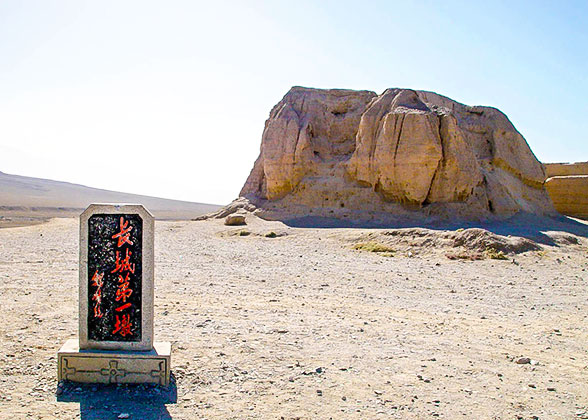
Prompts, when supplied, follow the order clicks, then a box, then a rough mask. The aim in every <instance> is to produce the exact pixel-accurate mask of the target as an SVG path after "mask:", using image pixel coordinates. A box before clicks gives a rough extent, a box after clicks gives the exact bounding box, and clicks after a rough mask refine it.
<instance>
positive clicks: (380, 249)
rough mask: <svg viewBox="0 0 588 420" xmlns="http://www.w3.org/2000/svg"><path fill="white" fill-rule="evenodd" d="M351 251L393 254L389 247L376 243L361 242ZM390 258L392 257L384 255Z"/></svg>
mask: <svg viewBox="0 0 588 420" xmlns="http://www.w3.org/2000/svg"><path fill="white" fill-rule="evenodd" d="M353 249H355V250H358V251H366V252H377V253H390V254H392V253H393V252H394V249H393V248H391V247H389V246H388V245H384V244H380V243H378V242H374V241H371V242H361V243H359V244H355V245H354V246H353ZM386 256H392V255H386Z"/></svg>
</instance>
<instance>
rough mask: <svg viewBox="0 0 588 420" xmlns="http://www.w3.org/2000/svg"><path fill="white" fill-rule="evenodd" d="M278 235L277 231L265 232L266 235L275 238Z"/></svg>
mask: <svg viewBox="0 0 588 420" xmlns="http://www.w3.org/2000/svg"><path fill="white" fill-rule="evenodd" d="M277 236H278V235H276V232H268V233H266V234H265V237H266V238H275V237H277Z"/></svg>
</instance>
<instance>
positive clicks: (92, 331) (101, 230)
mask: <svg viewBox="0 0 588 420" xmlns="http://www.w3.org/2000/svg"><path fill="white" fill-rule="evenodd" d="M121 217H122V218H123V224H125V225H126V223H128V225H126V228H127V229H128V227H129V226H130V227H131V228H132V229H131V230H130V231H129V232H128V233H129V236H128V241H126V240H122V239H121V240H119V239H118V238H113V236H114V235H116V234H118V233H119V232H121ZM142 235H143V220H142V219H141V217H140V216H139V215H138V214H94V215H93V216H91V217H90V218H89V219H88V297H87V298H88V338H89V339H90V340H95V341H121V342H135V341H141V320H142V318H141V315H142V314H141V309H142V308H141V303H142V296H141V291H142V239H143V238H142ZM123 236H124V235H123ZM129 242H132V244H130V243H129ZM117 251H118V252H119V263H120V262H122V261H123V260H124V258H125V257H126V255H127V252H128V255H129V262H130V264H131V266H132V267H133V268H134V272H131V271H130V270H129V269H127V270H124V271H121V270H120V265H119V270H118V271H116V269H117V258H116V252H117ZM102 273H103V277H102V278H101V283H102V285H101V286H100V297H101V301H100V302H98V301H97V300H96V297H95V295H96V292H97V290H98V289H99V287H98V286H96V284H95V282H94V280H93V278H94V276H95V275H98V276H100V274H102ZM121 273H122V274H121ZM127 274H128V289H130V290H131V291H132V292H131V294H130V295H129V296H125V297H123V296H121V295H120V292H121V290H119V296H118V298H119V300H118V301H117V289H120V288H121V283H123V282H121V281H120V277H119V276H121V275H122V277H123V279H126V278H127ZM127 293H128V292H127ZM98 303H99V305H98ZM127 304H130V305H127ZM96 305H98V306H99V311H98V314H100V315H101V316H97V314H96V312H95V310H96V309H95V307H96ZM122 306H126V307H125V308H124V309H122V310H120V311H117V308H119V309H120V308H121V307H122ZM117 318H118V323H117ZM127 322H128V324H130V328H126V329H124V330H123V329H119V330H118V331H117V332H115V331H116V329H117V327H118V326H121V324H125V323H127ZM117 324H118V325H117ZM123 333H124V334H123Z"/></svg>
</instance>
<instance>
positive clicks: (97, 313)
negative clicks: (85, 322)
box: [92, 270, 104, 318]
mask: <svg viewBox="0 0 588 420" xmlns="http://www.w3.org/2000/svg"><path fill="white" fill-rule="evenodd" d="M103 277H104V273H100V274H98V270H96V272H95V273H94V275H93V276H92V286H96V287H97V289H96V291H95V292H94V295H93V296H92V300H93V301H95V302H96V303H95V304H94V318H102V315H103V314H102V308H101V307H100V305H101V304H102V285H103V284H104V281H103V280H102V278H103Z"/></svg>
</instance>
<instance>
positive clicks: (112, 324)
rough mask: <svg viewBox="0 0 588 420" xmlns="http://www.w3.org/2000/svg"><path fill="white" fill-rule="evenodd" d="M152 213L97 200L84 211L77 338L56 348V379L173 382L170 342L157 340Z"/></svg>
mask: <svg viewBox="0 0 588 420" xmlns="http://www.w3.org/2000/svg"><path fill="white" fill-rule="evenodd" d="M154 225H155V224H154V220H153V216H152V215H151V214H150V213H149V212H148V211H147V210H146V209H145V208H144V207H143V206H141V205H136V204H120V205H119V204H91V205H90V206H89V207H88V208H87V209H86V210H85V211H84V212H83V213H82V215H81V216H80V270H79V272H80V284H79V339H70V340H68V341H67V342H66V343H65V344H64V345H63V346H62V347H61V349H60V350H59V352H58V375H57V376H58V379H59V380H60V381H61V380H69V381H73V382H87V383H155V384H159V385H163V386H168V385H169V381H170V359H171V344H170V343H169V342H155V343H154V342H153V262H154V254H153V252H154V251H153V237H154Z"/></svg>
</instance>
